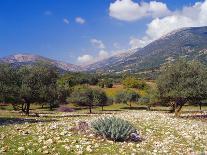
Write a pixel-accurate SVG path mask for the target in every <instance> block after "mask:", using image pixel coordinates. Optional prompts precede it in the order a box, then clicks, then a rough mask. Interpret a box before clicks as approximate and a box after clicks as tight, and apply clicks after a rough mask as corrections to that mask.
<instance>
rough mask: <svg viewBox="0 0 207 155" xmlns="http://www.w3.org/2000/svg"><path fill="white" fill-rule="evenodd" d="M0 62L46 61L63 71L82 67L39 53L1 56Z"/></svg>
mask: <svg viewBox="0 0 207 155" xmlns="http://www.w3.org/2000/svg"><path fill="white" fill-rule="evenodd" d="M0 62H4V63H9V64H12V65H14V66H22V65H31V64H34V63H37V62H47V63H50V64H52V65H54V66H55V67H57V68H59V69H60V70H63V71H73V72H77V71H81V70H82V68H81V67H80V66H77V65H73V64H69V63H65V62H62V61H57V60H53V59H49V58H45V57H42V56H39V55H33V54H15V55H10V56H8V57H4V58H1V59H0Z"/></svg>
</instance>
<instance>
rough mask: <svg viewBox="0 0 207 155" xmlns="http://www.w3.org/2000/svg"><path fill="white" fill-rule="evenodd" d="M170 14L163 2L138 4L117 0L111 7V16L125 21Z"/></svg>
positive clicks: (130, 0) (131, 1) (126, 0)
mask: <svg viewBox="0 0 207 155" xmlns="http://www.w3.org/2000/svg"><path fill="white" fill-rule="evenodd" d="M169 13H170V11H169V9H168V8H167V5H166V4H165V3H162V2H156V1H151V2H149V3H146V2H141V3H140V4H139V3H136V2H134V1H133V0H116V1H115V2H114V3H111V4H110V6H109V15H110V16H111V17H113V18H116V19H118V20H123V21H136V20H139V19H142V18H144V17H153V18H156V17H163V16H166V15H168V14H169Z"/></svg>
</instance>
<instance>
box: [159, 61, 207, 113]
mask: <svg viewBox="0 0 207 155" xmlns="http://www.w3.org/2000/svg"><path fill="white" fill-rule="evenodd" d="M157 84H158V90H159V93H160V96H161V98H162V99H165V100H169V101H175V103H176V107H177V106H178V107H179V109H178V111H180V110H181V107H182V106H183V105H184V104H185V103H186V102H188V101H200V100H203V99H206V98H207V68H206V66H204V65H202V64H201V63H200V62H197V61H186V60H179V61H177V62H176V63H173V64H169V65H167V66H164V67H163V68H162V70H161V74H160V76H159V78H158V79H157Z"/></svg>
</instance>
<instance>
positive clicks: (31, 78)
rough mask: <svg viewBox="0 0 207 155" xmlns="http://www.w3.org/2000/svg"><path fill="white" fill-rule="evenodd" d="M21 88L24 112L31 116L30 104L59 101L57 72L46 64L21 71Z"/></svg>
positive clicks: (24, 68)
mask: <svg viewBox="0 0 207 155" xmlns="http://www.w3.org/2000/svg"><path fill="white" fill-rule="evenodd" d="M20 73H21V75H22V76H21V82H22V84H21V88H20V96H21V98H22V100H23V104H22V111H23V112H25V113H26V114H27V115H29V110H30V104H31V103H34V102H38V103H44V102H47V103H49V105H50V108H52V107H51V106H52V103H54V102H55V101H56V100H57V91H56V81H57V77H58V74H57V71H56V69H55V68H54V67H52V66H50V65H46V64H37V65H35V66H27V67H23V68H21V69H20Z"/></svg>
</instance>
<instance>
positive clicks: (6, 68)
mask: <svg viewBox="0 0 207 155" xmlns="http://www.w3.org/2000/svg"><path fill="white" fill-rule="evenodd" d="M20 85H21V81H20V78H19V74H18V70H17V69H16V68H13V67H12V66H10V65H8V64H0V102H7V103H12V105H13V107H14V110H16V105H17V103H18V101H20V96H19V88H20Z"/></svg>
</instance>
